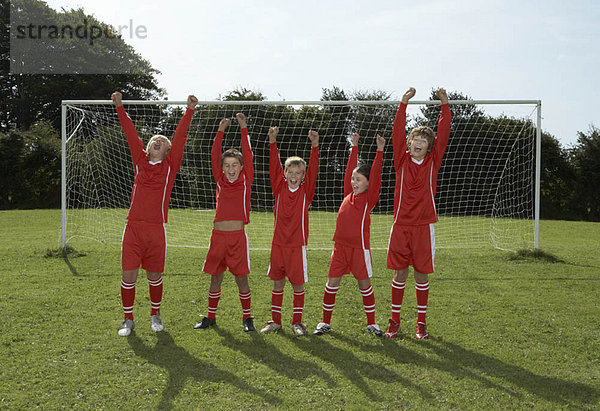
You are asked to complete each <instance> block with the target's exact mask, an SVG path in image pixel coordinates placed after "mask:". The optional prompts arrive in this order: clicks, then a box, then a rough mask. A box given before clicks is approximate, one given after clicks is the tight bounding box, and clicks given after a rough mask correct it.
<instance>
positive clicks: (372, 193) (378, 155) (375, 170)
mask: <svg viewBox="0 0 600 411" xmlns="http://www.w3.org/2000/svg"><path fill="white" fill-rule="evenodd" d="M384 147H385V139H384V138H383V137H381V136H380V135H379V134H377V151H376V152H375V159H374V160H373V164H372V165H371V173H370V175H369V188H368V189H367V195H368V197H367V198H368V201H369V212H370V211H371V210H372V209H373V208H375V205H377V202H378V201H379V190H380V188H381V166H382V164H383V148H384Z"/></svg>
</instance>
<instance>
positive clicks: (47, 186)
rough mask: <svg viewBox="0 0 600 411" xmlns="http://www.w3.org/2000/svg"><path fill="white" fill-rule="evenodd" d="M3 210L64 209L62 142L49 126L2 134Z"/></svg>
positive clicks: (0, 199) (0, 190) (0, 194)
mask: <svg viewBox="0 0 600 411" xmlns="http://www.w3.org/2000/svg"><path fill="white" fill-rule="evenodd" d="M0 144H1V145H2V147H4V154H3V156H2V158H1V159H0V173H1V174H2V175H3V176H7V178H3V179H2V180H1V181H2V183H0V209H12V208H57V207H59V206H60V139H59V137H58V133H57V131H56V130H55V129H54V128H53V127H52V125H51V124H50V123H49V122H40V123H37V124H35V125H34V126H33V127H32V128H31V129H30V130H28V131H24V132H22V131H18V130H11V131H9V132H8V133H6V134H0Z"/></svg>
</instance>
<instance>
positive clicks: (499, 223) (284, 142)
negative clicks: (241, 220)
mask: <svg viewBox="0 0 600 411" xmlns="http://www.w3.org/2000/svg"><path fill="white" fill-rule="evenodd" d="M123 104H124V105H125V108H126V110H127V112H128V113H129V115H130V117H131V118H132V120H133V122H134V124H135V126H136V128H137V130H138V133H139V135H140V137H141V138H142V139H143V140H144V143H145V142H147V141H148V139H149V138H150V137H151V136H152V135H154V134H164V135H166V136H167V137H168V138H171V137H172V135H173V131H174V129H175V127H176V125H177V122H178V121H179V119H180V117H181V114H182V112H183V111H182V110H183V109H184V108H185V104H186V103H185V102H184V101H131V100H125V101H123ZM398 104H399V102H398V101H203V102H200V103H199V104H198V105H197V107H196V112H195V113H194V118H193V119H192V123H191V126H190V129H189V132H188V136H189V137H188V141H187V144H186V148H185V153H184V159H183V163H182V167H181V171H180V172H179V174H178V176H177V180H176V182H175V186H174V188H173V193H172V196H171V202H170V211H169V222H168V224H166V226H167V231H168V237H167V239H168V245H169V246H179V247H198V248H206V247H208V241H209V238H210V232H211V229H212V222H213V217H214V205H215V183H214V181H213V178H212V174H211V171H210V170H211V169H210V149H211V145H212V142H213V139H214V135H215V133H216V131H217V128H218V124H219V121H220V119H222V118H224V117H228V118H235V113H237V112H240V111H241V112H244V113H245V114H246V116H247V118H248V129H249V133H250V139H251V144H252V149H253V152H254V168H255V179H254V183H253V186H252V204H251V214H250V224H249V225H248V226H247V227H246V231H247V233H248V237H249V241H250V248H251V249H270V244H271V238H272V229H273V195H272V192H271V187H270V182H269V176H268V169H269V150H268V146H269V144H268V137H267V131H268V128H269V127H270V126H273V125H278V126H279V128H280V133H279V136H278V146H279V149H280V153H281V159H282V161H283V160H285V158H286V157H288V156H292V155H299V156H301V157H303V158H304V159H305V160H306V161H307V162H308V161H309V154H310V141H309V140H308V138H307V132H308V130H309V129H314V130H317V131H318V132H319V135H320V148H319V155H320V165H319V175H318V178H317V191H316V195H315V199H314V200H313V203H312V205H311V208H310V209H309V210H310V212H309V215H310V217H309V223H310V229H309V233H310V234H309V246H308V248H309V249H331V248H332V247H333V242H332V241H331V239H332V237H333V231H334V229H335V220H336V215H337V209H338V207H339V205H340V204H341V200H342V198H343V178H344V169H345V166H346V160H347V158H348V153H349V148H350V144H349V138H350V137H351V134H352V132H358V133H359V134H360V135H361V141H360V143H359V153H360V154H359V156H360V157H359V158H360V161H362V162H366V163H369V164H370V163H371V162H372V160H373V156H374V153H375V147H376V144H375V136H376V135H377V134H381V135H382V136H384V137H385V138H386V140H387V143H386V148H385V152H384V163H383V170H382V187H381V191H380V200H379V203H378V205H377V207H376V208H375V209H374V211H373V213H372V218H371V221H372V223H371V248H372V249H387V244H388V239H389V232H390V228H391V224H392V221H393V220H392V214H393V204H394V200H393V196H394V179H395V175H394V169H393V155H392V139H391V130H392V125H393V121H394V115H395V112H396V109H397V107H398ZM439 104H440V103H439V101H410V102H409V106H408V109H407V131H409V130H410V129H411V128H412V127H414V126H417V125H429V126H430V127H432V128H433V129H434V130H435V129H437V120H438V116H439ZM450 109H451V111H452V128H451V132H450V141H449V144H448V148H447V150H446V153H445V156H444V160H443V162H442V167H441V169H440V172H439V175H438V184H437V195H436V207H437V210H438V214H439V217H440V221H439V222H438V223H437V224H436V225H435V229H436V248H451V247H489V246H491V247H495V248H499V249H505V250H516V249H520V248H532V247H533V248H539V208H540V168H541V158H540V157H541V155H540V153H541V102H540V101H539V100H464V101H463V100H461V101H458V100H451V101H450ZM229 147H236V148H239V147H240V133H239V126H238V125H237V123H236V121H235V120H233V121H232V125H231V126H230V127H229V129H228V130H227V133H226V135H225V139H224V141H223V148H224V149H226V148H229ZM132 185H133V166H132V163H131V156H130V154H129V148H128V145H127V141H126V139H125V136H124V134H123V132H122V130H121V127H120V125H119V121H118V118H117V115H116V112H115V109H114V107H113V105H112V102H111V101H110V100H81V101H80V100H65V101H63V102H62V190H61V196H62V224H61V245H62V247H63V249H64V248H65V247H66V245H67V242H70V241H74V240H75V239H76V238H79V237H81V238H90V239H93V240H97V241H100V242H104V243H109V244H118V243H120V242H121V236H122V233H123V228H124V226H125V222H126V221H125V216H126V214H127V210H128V208H129V198H130V193H131V188H132Z"/></svg>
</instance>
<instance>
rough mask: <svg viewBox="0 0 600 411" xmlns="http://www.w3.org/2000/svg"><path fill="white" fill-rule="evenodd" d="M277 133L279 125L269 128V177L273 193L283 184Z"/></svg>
mask: <svg viewBox="0 0 600 411" xmlns="http://www.w3.org/2000/svg"><path fill="white" fill-rule="evenodd" d="M277 134H279V127H271V128H269V178H270V179H271V189H272V190H273V194H277V193H278V192H279V190H280V189H281V185H282V184H283V167H282V166H281V158H280V157H279V149H278V148H277Z"/></svg>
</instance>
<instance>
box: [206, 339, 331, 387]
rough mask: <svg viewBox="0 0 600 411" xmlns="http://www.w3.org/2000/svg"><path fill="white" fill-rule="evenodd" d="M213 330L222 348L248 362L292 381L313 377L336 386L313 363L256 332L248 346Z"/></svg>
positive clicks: (246, 343)
mask: <svg viewBox="0 0 600 411" xmlns="http://www.w3.org/2000/svg"><path fill="white" fill-rule="evenodd" d="M214 330H215V331H216V332H217V333H218V334H219V335H220V336H221V337H222V341H221V344H222V345H223V346H225V347H228V348H230V349H232V350H234V351H238V352H240V353H242V354H243V355H245V356H246V357H248V358H249V359H250V360H253V361H256V362H258V363H260V364H264V365H266V366H267V367H269V368H271V369H272V370H273V371H275V372H276V373H277V374H280V375H283V376H285V377H287V378H292V379H306V378H308V377H310V376H311V375H314V376H316V377H319V378H322V379H323V380H325V381H326V382H327V384H329V385H330V386H332V387H334V386H336V385H337V383H336V382H335V380H334V379H333V378H331V376H330V375H329V374H327V373H326V372H325V371H323V370H322V369H320V368H318V367H316V366H315V363H313V362H310V361H305V360H299V359H297V358H294V357H292V356H290V355H287V354H285V353H283V352H281V350H279V349H278V348H277V347H276V346H275V345H273V344H270V343H269V342H267V341H266V340H265V338H264V336H263V335H262V334H259V333H258V332H253V333H250V336H251V337H252V343H251V344H249V343H248V342H247V341H242V340H238V339H236V338H235V337H234V336H233V334H231V333H230V332H229V331H226V330H224V329H222V328H218V327H214ZM201 332H204V331H201Z"/></svg>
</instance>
